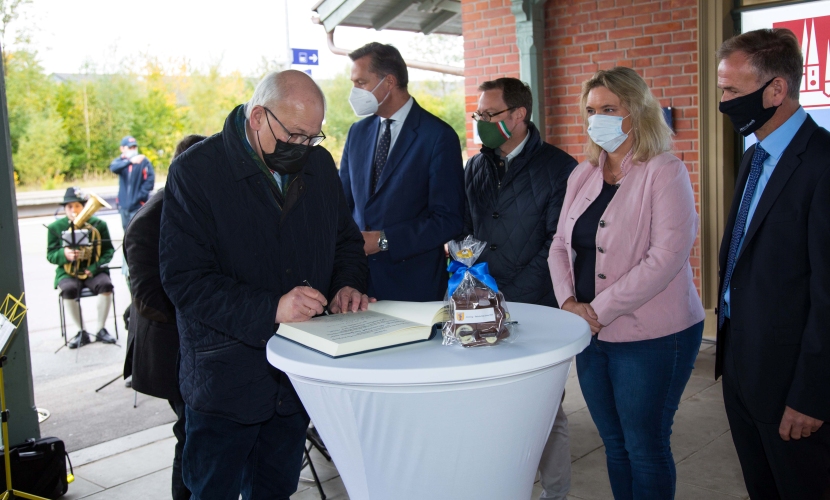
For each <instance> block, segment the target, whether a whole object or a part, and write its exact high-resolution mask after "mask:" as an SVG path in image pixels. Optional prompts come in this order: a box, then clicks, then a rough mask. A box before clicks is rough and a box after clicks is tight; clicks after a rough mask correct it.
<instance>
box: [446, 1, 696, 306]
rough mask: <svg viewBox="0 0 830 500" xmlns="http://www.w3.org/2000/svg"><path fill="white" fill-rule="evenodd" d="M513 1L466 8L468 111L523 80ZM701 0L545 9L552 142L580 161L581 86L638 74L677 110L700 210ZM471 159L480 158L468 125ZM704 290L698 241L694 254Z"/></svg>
mask: <svg viewBox="0 0 830 500" xmlns="http://www.w3.org/2000/svg"><path fill="white" fill-rule="evenodd" d="M510 5H511V2H510V0H462V22H463V30H464V59H465V65H466V66H465V67H466V68H467V69H466V70H465V84H466V95H467V111H468V112H470V113H471V112H473V111H475V108H476V102H477V99H478V91H477V87H478V85H479V84H480V83H481V82H482V81H485V80H488V79H492V78H497V77H500V76H514V77H518V76H519V68H518V50H519V49H518V47H517V46H516V43H515V18H514V17H513V14H512V12H511V10H510ZM697 57H698V54H697V0H548V2H547V4H546V7H545V52H544V75H545V112H546V123H545V129H546V137H547V141H548V142H550V143H551V144H554V145H556V146H558V147H560V148H562V149H564V150H566V151H567V152H568V153H570V154H571V155H573V156H574V157H576V158H577V159H578V160H580V161H581V160H583V159H584V156H583V154H582V152H583V145H584V141H585V140H586V137H585V130H584V125H583V123H582V119H581V116H580V113H579V106H578V98H579V91H580V85H581V84H582V82H583V81H585V80H586V79H588V78H589V77H590V76H591V75H592V74H593V73H594V72H595V71H596V70H598V69H605V68H611V67H613V66H617V65H620V66H628V67H631V68H634V69H635V70H636V71H637V72H638V73H640V75H642V76H643V78H644V79H645V80H646V83H647V84H648V85H649V87H650V88H651V90H652V92H653V93H654V95H655V96H656V97H657V98H658V99H659V100H660V104H661V105H662V106H671V107H672V108H674V110H673V118H674V129H675V132H676V135H675V137H674V140H675V143H674V150H675V151H674V153H675V154H676V155H677V156H678V157H679V158H680V159H682V160H683V161H684V162H685V164H686V166H687V168H688V169H689V175H690V177H691V180H692V186H693V188H694V192H695V202H696V204H697V205H698V212H699V209H700V205H699V204H700V164H699V155H698V102H697V101H698V97H697V92H698V89H697V84H698V73H697ZM467 127H468V134H467V138H468V139H467V146H468V152H469V154H470V155H472V154H475V153H476V152H477V151H478V146H477V145H475V144H473V141H472V124H471V123H468V124H467ZM691 263H692V268H693V271H694V276H695V283H696V285H697V287H698V290H699V289H700V241H699V240H698V241H696V242H695V246H694V248H693V249H692V255H691Z"/></svg>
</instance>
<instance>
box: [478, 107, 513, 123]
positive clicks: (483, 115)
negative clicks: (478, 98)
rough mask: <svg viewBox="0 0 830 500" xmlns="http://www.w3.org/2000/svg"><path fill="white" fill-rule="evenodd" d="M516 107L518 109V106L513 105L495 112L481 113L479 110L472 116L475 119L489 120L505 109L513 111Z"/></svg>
mask: <svg viewBox="0 0 830 500" xmlns="http://www.w3.org/2000/svg"><path fill="white" fill-rule="evenodd" d="M514 109H516V106H513V107H512V108H507V109H503V110H501V111H496V112H495V113H488V112H487V111H482V112H481V113H479V112H478V111H476V112H475V113H473V114H472V115H471V116H472V118H473V120H475V121H482V122H489V121H490V120H492V119H493V117H494V116H496V115H500V114H502V113H504V112H505V111H513V110H514Z"/></svg>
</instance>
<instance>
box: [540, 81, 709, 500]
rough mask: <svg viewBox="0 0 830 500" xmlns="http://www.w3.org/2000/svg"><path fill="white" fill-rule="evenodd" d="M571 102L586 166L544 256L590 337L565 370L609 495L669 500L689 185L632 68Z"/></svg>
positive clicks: (692, 300)
mask: <svg viewBox="0 0 830 500" xmlns="http://www.w3.org/2000/svg"><path fill="white" fill-rule="evenodd" d="M580 105H581V108H582V114H583V117H584V119H585V122H586V125H587V127H588V129H587V132H588V141H587V148H586V149H587V156H588V160H587V161H585V162H583V163H581V164H580V165H579V166H577V167H576V169H575V170H574V172H573V174H571V176H570V178H569V180H568V188H567V192H566V194H565V201H564V204H563V206H562V212H561V215H560V217H559V225H558V227H557V230H556V236H555V237H554V239H553V244H552V246H551V249H550V256H549V258H548V263H549V265H550V271H551V277H552V280H553V287H554V292H555V294H556V298H557V300H558V302H559V303H560V304H562V309H564V310H566V311H569V312H572V313H574V314H577V315H579V316H581V317H582V318H584V319H585V321H587V322H588V324H589V325H590V327H591V330H592V332H593V333H594V336H593V338H592V339H591V344H590V345H589V346H588V347H587V348H586V349H585V351H583V352H582V353H581V354H579V355H578V356H577V358H576V366H577V373H578V375H579V383H580V385H581V387H582V392H583V394H584V396H585V400H586V402H587V403H588V410H589V411H590V412H591V418H593V420H594V423H595V424H596V426H597V429H598V430H599V433H600V436H601V437H602V440H603V443H604V444H605V450H606V451H605V453H606V460H607V464H608V475H609V478H610V481H611V489H612V490H613V492H614V497H615V498H616V499H617V500H621V499H622V500H625V499H634V498H636V499H668V498H673V497H674V490H675V481H676V474H675V468H674V459H673V458H672V453H671V447H670V443H669V436H670V435H671V427H672V422H673V419H674V413H675V412H676V411H677V406H678V404H679V402H680V396H681V394H682V393H683V389H684V388H685V386H686V383H687V382H688V380H689V376H690V375H691V372H692V369H693V368H694V362H695V358H696V356H697V352H698V349H699V348H700V341H701V335H702V333H703V318H704V312H703V306H702V305H701V303H700V298H699V297H698V294H697V290H696V288H695V285H694V282H693V281H692V268H691V265H690V264H689V253H690V251H691V249H692V245H693V244H694V241H695V237H696V235H697V229H698V216H697V213H696V212H695V203H694V195H693V193H692V186H691V182H690V181H689V174H688V172H687V170H686V166H685V165H684V164H683V162H682V161H680V159H678V158H677V157H675V156H673V155H671V154H670V153H669V150H670V149H671V130H670V129H669V127H668V126H667V125H666V123H665V121H664V119H663V115H662V110H661V109H660V104H659V103H658V102H657V100H656V99H655V98H654V96H653V95H652V94H651V92H650V91H649V89H648V87H647V86H646V83H645V82H644V81H643V79H642V78H641V77H640V76H639V75H638V74H637V73H636V72H635V71H633V70H631V69H629V68H622V67H617V68H613V69H611V70H605V71H599V72H597V73H596V74H595V75H594V76H593V77H592V78H591V79H590V80H588V81H587V82H585V83H584V84H583V86H582V94H581V98H580Z"/></svg>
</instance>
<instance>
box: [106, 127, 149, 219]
mask: <svg viewBox="0 0 830 500" xmlns="http://www.w3.org/2000/svg"><path fill="white" fill-rule="evenodd" d="M120 149H121V156H119V157H118V158H116V159H114V160H112V163H110V170H111V171H112V173H114V174H117V175H118V211H119V212H120V213H121V225H122V226H124V230H126V229H127V224H129V223H130V220H131V219H132V218H133V216H134V215H135V213H136V212H138V209H139V208H141V207H142V205H144V204H145V203H147V200H148V199H149V198H150V192H151V191H152V190H153V184H154V183H155V180H156V174H155V172H153V164H152V163H150V160H148V159H147V157H146V156H144V155H140V154H138V142H137V141H136V140H135V137H133V136H130V135H128V136H127V137H125V138H123V139H121V148H120Z"/></svg>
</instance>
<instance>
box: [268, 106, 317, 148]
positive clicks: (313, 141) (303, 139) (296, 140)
mask: <svg viewBox="0 0 830 500" xmlns="http://www.w3.org/2000/svg"><path fill="white" fill-rule="evenodd" d="M263 109H265V111H267V112H268V113H269V114H270V115H271V116H273V117H274V120H276V121H277V123H279V124H280V127H282V129H283V130H285V133H286V134H288V141H286V142H288V143H289V144H307V145H309V146H317V145H318V144H320V143H321V142H323V139H325V138H326V134H324V133H322V132H320V135H311V136H308V135H305V134H293V133H291V132H289V131H288V129H287V128H285V125H283V124H282V122H281V121H280V120H279V118H277V115H275V114H274V113H273V112H272V111H271V110H270V109H268V108H266V107H265V106H263ZM268 127H269V128H270V127H271V124H270V122H269V123H268ZM271 132H273V130H271Z"/></svg>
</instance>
